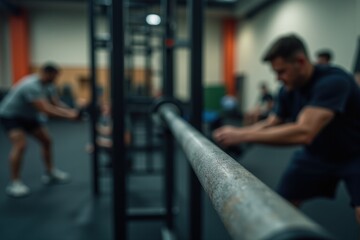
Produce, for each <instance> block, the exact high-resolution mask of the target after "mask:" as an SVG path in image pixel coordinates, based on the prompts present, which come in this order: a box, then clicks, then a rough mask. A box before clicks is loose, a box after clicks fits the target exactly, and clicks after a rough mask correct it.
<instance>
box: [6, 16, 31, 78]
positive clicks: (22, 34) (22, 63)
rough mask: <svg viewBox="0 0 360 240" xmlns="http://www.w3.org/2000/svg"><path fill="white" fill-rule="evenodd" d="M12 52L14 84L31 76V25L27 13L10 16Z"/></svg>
mask: <svg viewBox="0 0 360 240" xmlns="http://www.w3.org/2000/svg"><path fill="white" fill-rule="evenodd" d="M10 48H11V49H10V51H11V66H12V69H11V71H12V77H13V78H12V82H13V83H16V82H17V81H18V80H19V79H20V78H22V77H23V76H25V75H27V74H29V71H30V60H29V59H30V57H29V25H28V15H27V12H26V11H22V12H21V13H20V14H18V15H11V16H10Z"/></svg>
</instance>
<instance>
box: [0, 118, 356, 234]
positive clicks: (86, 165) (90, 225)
mask: <svg viewBox="0 0 360 240" xmlns="http://www.w3.org/2000/svg"><path fill="white" fill-rule="evenodd" d="M49 129H50V132H51V135H52V137H53V142H54V158H55V162H56V165H57V166H58V167H59V168H61V169H63V170H66V171H68V172H69V173H71V176H72V182H71V183H70V184H66V185H57V186H43V185H42V184H41V182H40V176H41V173H42V171H43V166H42V163H41V158H40V153H39V148H38V146H37V145H36V143H35V142H34V141H33V140H32V139H29V141H28V148H27V151H26V156H25V159H24V166H23V174H22V175H23V180H24V182H25V183H26V184H28V186H29V187H30V188H31V190H32V193H31V195H30V196H29V197H26V198H22V199H13V198H9V197H8V196H6V194H5V187H6V185H7V183H8V177H9V171H8V162H7V155H8V151H9V147H10V145H9V141H8V140H7V138H6V136H5V135H4V132H3V130H2V129H1V130H0V240H83V239H84V240H85V239H86V240H95V239H99V240H100V239H101V240H110V239H112V228H113V226H112V203H111V192H110V190H111V174H110V173H109V172H108V171H107V170H106V169H103V170H102V178H101V189H102V194H101V197H99V198H93V197H92V195H91V185H90V184H91V178H90V173H91V169H90V160H89V159H90V157H89V154H88V153H86V152H85V151H84V146H85V144H86V143H87V142H88V130H89V127H88V125H87V123H71V122H66V121H52V122H50V123H49ZM293 151H294V148H285V149H281V148H274V147H265V146H253V147H252V148H250V149H249V150H248V151H247V152H246V153H245V154H244V155H243V157H242V158H241V159H240V163H241V164H243V165H244V166H245V167H246V168H247V169H248V170H249V171H251V172H252V173H253V174H254V175H256V176H257V177H258V178H259V179H261V180H262V181H264V182H265V183H266V184H267V185H268V186H270V187H271V188H275V187H276V184H277V182H278V180H279V178H280V176H281V173H282V171H283V170H284V168H285V166H286V164H287V162H288V159H289V158H290V156H291V154H292V152H293ZM102 161H106V156H102ZM175 161H176V162H175V165H176V179H177V182H176V205H177V206H178V209H179V213H178V214H177V215H176V217H175V223H176V229H177V233H176V234H177V237H178V239H184V240H185V239H188V225H187V224H188V214H189V213H188V202H189V197H188V180H187V176H188V165H187V163H186V160H185V159H184V157H183V155H182V153H181V151H180V150H178V151H177V154H176V159H175ZM145 164H146V157H145V156H140V155H139V156H137V157H136V159H135V163H134V168H136V169H144V168H145ZM154 164H155V168H156V169H161V167H162V162H161V158H160V157H158V156H155V157H154ZM128 188H129V196H128V201H129V205H130V206H132V207H158V206H161V205H162V203H161V200H162V196H161V192H162V177H161V175H152V176H146V175H136V174H132V175H131V176H130V177H129V187H128ZM203 198H204V204H203V205H204V222H203V236H204V239H206V240H217V239H219V240H220V239H221V240H223V239H230V237H229V236H228V234H227V233H226V230H225V229H224V227H223V225H222V223H221V221H220V219H219V217H218V216H217V214H216V213H215V211H214V210H213V209H212V206H211V203H210V202H209V200H208V198H207V197H206V196H205V194H204V197H203ZM302 211H303V212H304V213H305V214H307V215H308V216H309V217H310V218H312V219H313V220H315V221H316V222H318V223H319V224H320V225H322V226H323V227H324V228H325V229H327V230H328V231H329V232H331V233H332V234H334V236H336V237H337V239H342V240H353V239H358V227H357V225H356V223H355V219H354V216H353V210H352V208H351V207H350V206H349V199H348V196H347V194H346V192H345V190H344V187H343V185H341V186H340V187H339V190H338V194H337V197H336V199H335V200H324V199H318V200H313V201H311V202H309V203H307V204H305V205H304V207H303V208H302ZM163 225H164V224H163V223H162V222H161V221H154V222H131V223H129V224H128V229H129V239H131V240H132V239H139V240H140V239H161V234H160V229H161V227H162V226H163Z"/></svg>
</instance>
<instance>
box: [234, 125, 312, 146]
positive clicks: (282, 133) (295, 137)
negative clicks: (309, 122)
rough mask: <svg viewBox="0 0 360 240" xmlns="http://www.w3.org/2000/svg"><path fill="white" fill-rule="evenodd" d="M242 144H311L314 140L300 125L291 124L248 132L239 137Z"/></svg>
mask: <svg viewBox="0 0 360 240" xmlns="http://www.w3.org/2000/svg"><path fill="white" fill-rule="evenodd" d="M239 140H240V141H241V142H254V143H262V144H273V145H299V144H309V143H310V142H311V140H312V137H311V134H310V131H309V130H308V129H307V128H305V127H303V126H301V125H298V124H294V123H289V124H283V125H281V126H275V127H270V128H267V129H259V130H254V131H249V132H246V133H245V134H241V135H239Z"/></svg>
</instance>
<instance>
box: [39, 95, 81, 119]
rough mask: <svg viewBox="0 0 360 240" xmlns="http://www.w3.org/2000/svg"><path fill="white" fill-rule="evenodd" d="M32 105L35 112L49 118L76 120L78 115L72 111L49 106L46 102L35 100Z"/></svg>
mask: <svg viewBox="0 0 360 240" xmlns="http://www.w3.org/2000/svg"><path fill="white" fill-rule="evenodd" d="M33 105H34V106H35V108H36V109H37V110H39V111H40V112H43V113H45V114H47V115H49V116H54V117H61V118H67V119H76V118H78V115H79V113H78V112H77V111H75V110H72V109H66V108H60V107H56V106H54V105H52V104H50V103H49V102H48V101H47V100H43V99H41V100H36V101H34V102H33Z"/></svg>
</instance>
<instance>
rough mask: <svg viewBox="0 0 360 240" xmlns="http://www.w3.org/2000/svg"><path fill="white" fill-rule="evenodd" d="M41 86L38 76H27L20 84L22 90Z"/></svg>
mask: <svg viewBox="0 0 360 240" xmlns="http://www.w3.org/2000/svg"><path fill="white" fill-rule="evenodd" d="M40 86H41V84H40V82H39V77H38V76H37V75H36V74H31V75H28V76H25V77H23V78H22V79H20V80H19V83H18V87H20V88H38V87H40Z"/></svg>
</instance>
